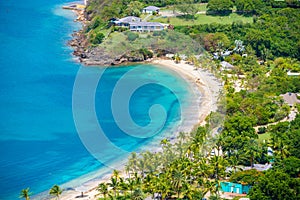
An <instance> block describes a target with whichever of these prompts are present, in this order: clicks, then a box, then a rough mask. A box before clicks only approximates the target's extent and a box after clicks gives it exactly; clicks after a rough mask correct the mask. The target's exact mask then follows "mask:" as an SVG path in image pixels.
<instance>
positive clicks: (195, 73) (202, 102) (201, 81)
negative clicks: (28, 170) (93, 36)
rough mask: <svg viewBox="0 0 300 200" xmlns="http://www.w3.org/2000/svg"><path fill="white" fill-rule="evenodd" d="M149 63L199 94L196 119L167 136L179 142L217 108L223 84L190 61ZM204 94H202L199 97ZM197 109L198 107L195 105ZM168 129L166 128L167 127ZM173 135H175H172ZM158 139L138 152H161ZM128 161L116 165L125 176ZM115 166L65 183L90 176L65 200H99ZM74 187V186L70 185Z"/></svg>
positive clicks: (62, 198) (64, 193)
mask: <svg viewBox="0 0 300 200" xmlns="http://www.w3.org/2000/svg"><path fill="white" fill-rule="evenodd" d="M146 64H150V65H154V66H158V67H162V68H166V69H169V70H171V71H173V72H175V73H176V74H177V75H179V76H180V77H181V78H183V79H184V80H185V81H186V82H187V83H188V84H189V85H190V88H191V90H193V91H192V92H193V93H194V94H197V95H195V97H196V99H193V102H194V101H195V102H198V105H195V106H196V107H197V108H198V109H197V110H198V112H197V114H196V115H197V116H195V117H194V118H193V120H190V119H189V120H188V121H187V120H184V119H183V120H182V121H180V123H179V124H178V125H177V126H176V127H172V130H171V132H170V133H169V134H168V136H169V137H168V136H165V137H164V138H168V139H170V140H171V141H170V142H175V141H174V140H175V139H174V138H176V135H177V134H178V133H179V132H190V131H192V130H193V129H195V128H196V127H197V126H199V125H204V124H205V118H206V116H207V115H208V114H209V113H210V112H211V111H215V110H216V109H217V107H216V102H217V97H218V94H219V90H220V89H221V87H222V86H221V83H220V82H219V81H218V80H217V79H216V78H215V77H214V76H213V75H212V74H211V73H210V72H208V71H205V70H203V69H200V68H198V69H197V70H195V69H194V66H192V65H189V64H186V63H183V62H181V63H179V64H176V63H175V62H174V61H173V60H165V59H154V60H152V61H151V62H146ZM199 95H200V96H199ZM192 109H193V110H194V109H195V108H194V107H193V108H192ZM165 131H166V130H165ZM170 136H171V138H170ZM157 141H158V140H154V141H150V142H149V143H148V144H146V145H144V146H143V147H141V148H139V149H138V150H137V152H141V151H145V150H149V151H151V152H153V151H160V148H161V146H160V145H159V142H158V143H157ZM126 161H127V158H125V159H123V160H119V161H118V163H119V165H117V166H116V169H117V170H119V171H120V175H121V176H123V177H127V175H126V173H125V171H124V162H126ZM112 170H113V169H110V168H107V167H104V168H101V169H99V170H98V171H95V172H91V173H89V174H87V175H84V176H82V177H78V178H76V179H74V180H72V181H70V182H67V183H66V184H63V185H62V188H64V186H70V185H72V183H74V182H76V180H78V179H81V178H83V179H87V180H86V181H83V183H82V184H80V185H79V186H75V185H76V183H74V184H73V185H74V188H72V189H71V190H70V189H68V190H66V191H64V192H63V193H62V196H61V197H60V199H61V200H70V199H78V198H79V197H80V199H83V200H87V199H90V200H91V199H95V200H96V199H97V198H99V197H97V194H98V191H97V190H96V187H97V186H98V184H99V183H102V182H108V181H109V180H110V177H111V172H112ZM68 188H70V187H68ZM81 192H83V195H84V197H81V196H80V195H81Z"/></svg>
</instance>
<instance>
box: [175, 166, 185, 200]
mask: <svg viewBox="0 0 300 200" xmlns="http://www.w3.org/2000/svg"><path fill="white" fill-rule="evenodd" d="M172 178H173V180H172V187H174V188H175V191H176V192H177V198H178V199H179V195H180V192H181V188H182V185H183V183H184V182H185V177H184V175H183V174H182V172H180V171H179V170H175V171H173V173H172Z"/></svg>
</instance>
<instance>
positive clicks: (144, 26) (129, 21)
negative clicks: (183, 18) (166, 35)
mask: <svg viewBox="0 0 300 200" xmlns="http://www.w3.org/2000/svg"><path fill="white" fill-rule="evenodd" d="M113 23H114V24H115V25H116V26H123V27H128V28H129V30H130V31H136V32H153V31H162V30H164V28H165V26H166V25H165V24H161V23H158V22H143V21H142V19H141V18H139V17H134V16H128V17H124V18H121V19H119V20H115V21H114V22H113Z"/></svg>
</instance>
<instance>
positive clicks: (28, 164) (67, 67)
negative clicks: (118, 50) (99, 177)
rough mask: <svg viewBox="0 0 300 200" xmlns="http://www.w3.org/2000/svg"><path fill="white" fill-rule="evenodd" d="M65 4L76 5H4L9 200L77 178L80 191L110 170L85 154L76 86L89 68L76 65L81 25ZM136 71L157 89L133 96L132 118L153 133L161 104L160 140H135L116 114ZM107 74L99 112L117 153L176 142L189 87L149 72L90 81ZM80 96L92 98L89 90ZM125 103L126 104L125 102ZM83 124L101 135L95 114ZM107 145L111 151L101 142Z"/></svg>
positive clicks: (3, 118) (0, 184)
mask: <svg viewBox="0 0 300 200" xmlns="http://www.w3.org/2000/svg"><path fill="white" fill-rule="evenodd" d="M65 3H68V0H51V1H46V0H39V1H31V0H23V1H13V0H5V1H0V38H1V42H0V74H1V78H0V106H1V109H0V155H1V159H0V188H1V189H2V191H1V192H0V199H1V200H6V199H7V200H10V199H17V198H18V196H19V193H20V190H21V189H24V188H27V187H30V190H31V191H32V192H33V194H38V193H41V192H43V191H46V190H48V189H49V188H51V187H52V186H53V185H54V184H59V185H61V184H65V183H68V182H69V181H71V180H74V179H77V180H78V181H75V183H78V184H80V179H78V177H80V176H82V175H84V174H87V173H90V172H93V171H96V170H99V169H101V168H103V164H102V163H101V162H100V161H99V160H97V159H96V158H95V157H94V156H92V155H91V153H90V152H89V151H88V150H87V149H86V148H85V146H84V144H83V142H82V141H81V139H82V138H81V136H80V134H82V133H80V134H78V130H77V129H76V126H77V125H78V124H76V123H75V121H74V116H73V114H74V112H73V111H74V110H72V101H73V100H74V99H73V100H72V95H73V87H74V82H75V80H76V76H77V72H78V70H79V69H80V68H81V67H82V66H81V65H80V64H78V63H76V62H74V60H73V58H72V55H71V53H72V50H71V49H70V48H69V47H68V46H66V43H67V41H68V40H69V39H70V35H71V34H72V32H73V31H74V30H77V29H78V28H80V24H78V23H74V22H73V19H74V17H75V16H74V14H73V13H72V12H71V11H65V10H62V9H61V6H62V5H63V4H65ZM136 68H139V70H140V71H139V73H136V74H134V75H133V76H130V77H129V78H130V79H131V80H139V81H140V80H151V82H152V83H151V84H145V85H143V86H142V87H139V88H138V89H137V90H136V91H135V92H134V93H133V94H132V96H131V98H130V101H129V113H130V115H131V117H132V119H133V121H134V122H135V123H136V124H137V125H139V126H146V125H147V124H148V123H149V122H150V117H149V113H148V112H149V109H150V107H151V106H152V105H153V104H159V105H161V106H162V108H164V110H165V111H166V112H165V113H166V116H167V118H166V123H165V124H164V126H163V127H162V129H161V130H160V131H159V133H158V134H156V135H154V136H152V135H144V136H145V137H143V135H141V137H135V136H133V135H130V134H127V133H126V131H124V130H123V129H121V128H120V127H119V126H118V124H117V122H116V121H115V119H114V116H113V114H112V109H111V98H112V94H113V91H114V88H115V86H116V84H117V83H118V81H119V80H120V79H121V78H122V77H124V75H125V74H127V73H128V72H129V71H131V70H133V69H136ZM100 71H101V72H103V74H102V76H101V79H100V80H99V83H98V86H97V87H96V88H97V90H96V91H95V99H94V102H95V107H94V109H95V113H96V116H97V120H98V123H99V125H100V126H101V128H102V129H103V131H104V132H105V135H106V137H107V139H108V140H109V141H111V143H112V144H113V145H114V146H117V147H118V148H120V149H122V151H124V152H130V151H134V150H138V149H139V148H141V147H144V146H145V145H147V144H149V142H151V141H153V140H160V139H161V138H163V137H165V136H168V137H170V135H168V134H170V132H171V131H172V129H173V128H176V126H178V124H179V123H180V122H181V121H182V110H184V108H185V107H187V105H188V104H189V103H188V102H189V101H190V99H189V98H190V88H189V85H188V84H187V83H186V82H185V81H184V80H183V79H182V78H181V77H180V76H178V75H177V74H176V73H173V72H171V71H169V70H167V69H163V68H161V67H155V66H149V65H136V66H126V67H115V68H109V69H106V70H105V71H103V68H97V67H90V68H85V75H86V76H89V75H93V74H96V73H99V72H100ZM162 80H163V81H164V82H165V83H169V84H171V85H172V88H173V91H172V90H170V88H167V87H164V86H163V85H160V84H159V83H160V81H162ZM87 87H88V85H87ZM174 91H176V95H175V94H174ZM80 92H81V94H82V97H85V96H86V95H87V94H86V92H88V89H87V90H84V89H83V90H81V91H80ZM119 98H120V99H119V100H118V101H119V102H121V104H122V101H120V100H122V97H119ZM180 102H185V103H183V104H182V103H180ZM73 106H74V105H73ZM77 108H78V107H77ZM83 109H84V108H83ZM82 113H83V115H84V112H82ZM80 117H82V118H83V119H84V120H82V121H81V123H86V124H81V126H82V127H86V130H88V131H90V132H94V131H97V130H96V128H95V127H94V124H92V123H91V124H89V120H88V117H89V114H86V116H80ZM121 117H122V116H121ZM156 120H160V119H159V118H156ZM121 121H122V119H121ZM77 128H78V127H77ZM131 128H132V127H131ZM141 133H142V132H141ZM100 146H102V147H103V146H104V145H103V144H101V142H100V143H99V147H100ZM101 156H102V158H103V159H104V160H105V161H111V162H112V163H114V162H115V163H118V160H120V159H122V158H124V157H122V154H120V153H119V152H113V151H110V149H109V148H106V149H104V150H103V152H102V154H101ZM66 185H68V184H66Z"/></svg>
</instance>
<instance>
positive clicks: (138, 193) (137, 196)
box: [131, 188, 144, 200]
mask: <svg viewBox="0 0 300 200" xmlns="http://www.w3.org/2000/svg"><path fill="white" fill-rule="evenodd" d="M131 199H132V200H143V199H144V194H143V191H142V190H141V189H140V188H137V189H135V190H134V192H133V194H132V196H131Z"/></svg>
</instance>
